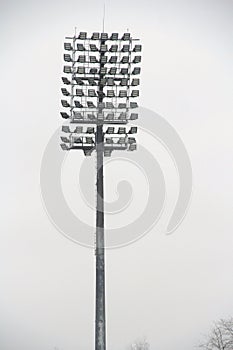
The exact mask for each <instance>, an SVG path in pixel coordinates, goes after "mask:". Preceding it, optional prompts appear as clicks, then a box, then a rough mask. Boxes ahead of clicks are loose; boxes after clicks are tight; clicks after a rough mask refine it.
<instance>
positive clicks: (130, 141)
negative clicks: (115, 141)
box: [128, 137, 136, 144]
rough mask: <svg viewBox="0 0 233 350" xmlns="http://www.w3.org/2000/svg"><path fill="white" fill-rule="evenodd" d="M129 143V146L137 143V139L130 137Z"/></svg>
mask: <svg viewBox="0 0 233 350" xmlns="http://www.w3.org/2000/svg"><path fill="white" fill-rule="evenodd" d="M128 143H129V144H133V143H136V139H135V137H128Z"/></svg>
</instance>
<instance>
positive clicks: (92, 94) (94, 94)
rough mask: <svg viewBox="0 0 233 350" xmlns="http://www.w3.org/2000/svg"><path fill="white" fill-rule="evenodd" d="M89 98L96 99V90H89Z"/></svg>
mask: <svg viewBox="0 0 233 350" xmlns="http://www.w3.org/2000/svg"><path fill="white" fill-rule="evenodd" d="M88 97H96V92H95V90H94V89H89V90H88Z"/></svg>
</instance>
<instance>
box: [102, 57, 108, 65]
mask: <svg viewBox="0 0 233 350" xmlns="http://www.w3.org/2000/svg"><path fill="white" fill-rule="evenodd" d="M107 60H108V57H107V56H102V57H101V58H100V63H103V64H105V63H107Z"/></svg>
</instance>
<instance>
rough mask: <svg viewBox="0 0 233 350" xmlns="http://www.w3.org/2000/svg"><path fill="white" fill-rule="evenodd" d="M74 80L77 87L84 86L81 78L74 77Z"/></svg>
mask: <svg viewBox="0 0 233 350" xmlns="http://www.w3.org/2000/svg"><path fill="white" fill-rule="evenodd" d="M74 80H75V81H76V83H77V85H84V82H83V81H82V79H81V78H78V77H74Z"/></svg>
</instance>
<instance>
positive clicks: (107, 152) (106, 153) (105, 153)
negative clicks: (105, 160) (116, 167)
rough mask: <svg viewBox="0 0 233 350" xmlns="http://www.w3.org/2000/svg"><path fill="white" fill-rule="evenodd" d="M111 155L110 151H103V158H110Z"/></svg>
mask: <svg viewBox="0 0 233 350" xmlns="http://www.w3.org/2000/svg"><path fill="white" fill-rule="evenodd" d="M111 154H112V151H111V150H109V149H105V150H104V156H105V157H111Z"/></svg>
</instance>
